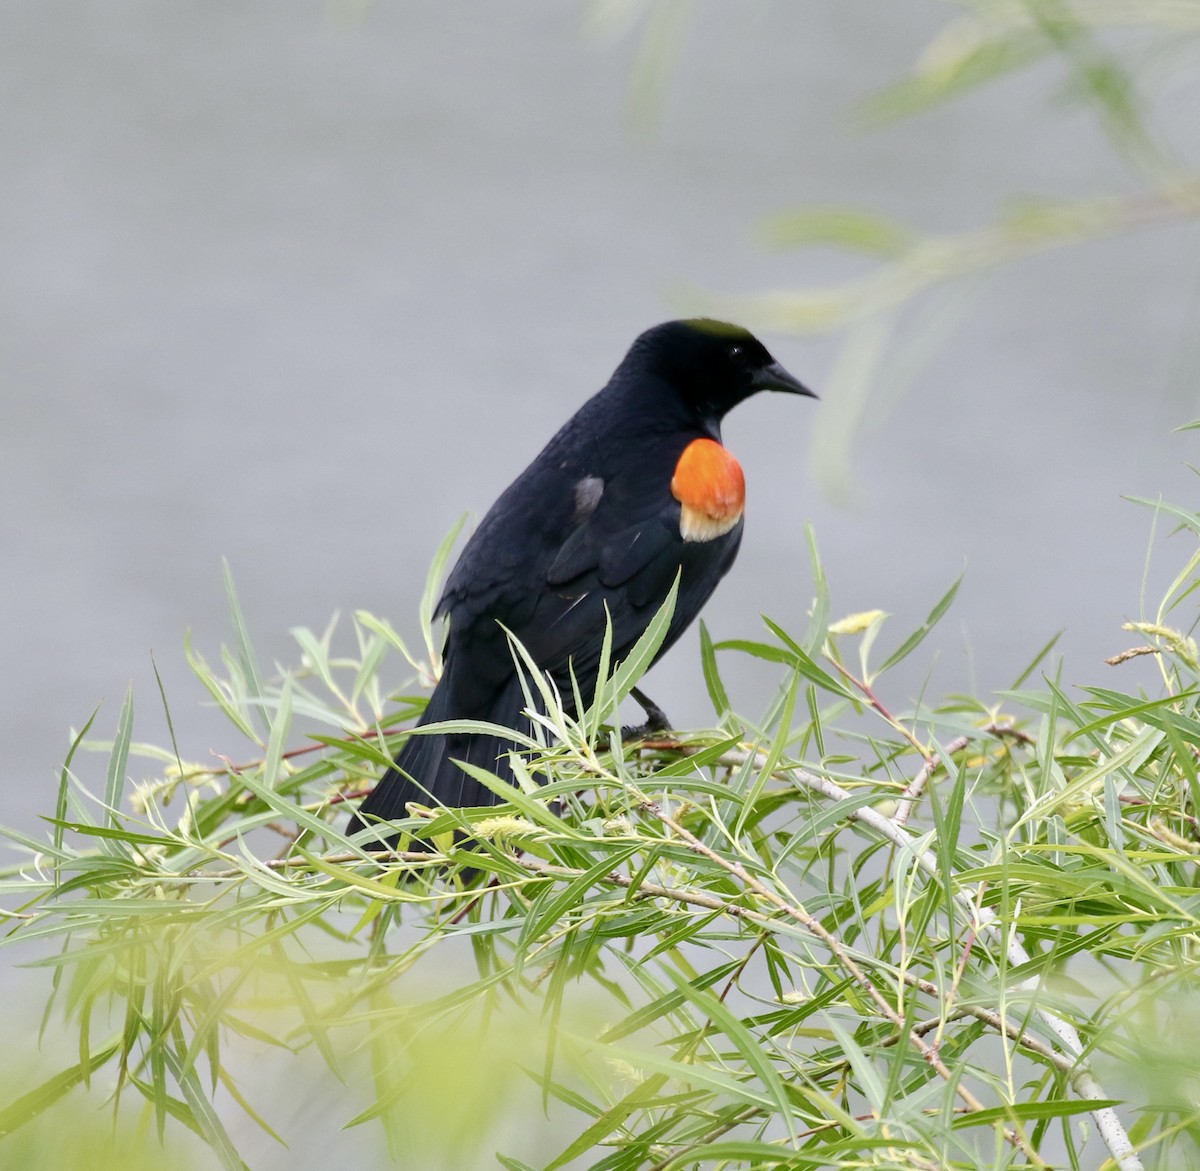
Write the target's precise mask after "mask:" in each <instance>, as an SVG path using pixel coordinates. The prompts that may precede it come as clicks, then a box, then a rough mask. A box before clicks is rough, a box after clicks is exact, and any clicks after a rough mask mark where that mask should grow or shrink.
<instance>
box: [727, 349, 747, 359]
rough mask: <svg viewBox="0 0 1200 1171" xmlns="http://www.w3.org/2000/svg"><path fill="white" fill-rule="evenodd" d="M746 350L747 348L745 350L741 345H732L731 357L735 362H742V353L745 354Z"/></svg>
mask: <svg viewBox="0 0 1200 1171" xmlns="http://www.w3.org/2000/svg"><path fill="white" fill-rule="evenodd" d="M745 352H746V351H745V350H743V349H742V347H741V346H730V347H729V356H730V357H731V358H732V359H733V360H734V361H735V362H740V361H741V360H742V355H743V354H744V353H745Z"/></svg>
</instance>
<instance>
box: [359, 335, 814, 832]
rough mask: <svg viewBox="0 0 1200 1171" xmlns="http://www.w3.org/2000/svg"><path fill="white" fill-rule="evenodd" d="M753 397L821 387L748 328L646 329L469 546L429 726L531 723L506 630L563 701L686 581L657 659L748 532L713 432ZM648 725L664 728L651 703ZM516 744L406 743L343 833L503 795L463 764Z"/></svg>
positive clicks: (442, 611) (464, 739) (451, 597)
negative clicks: (797, 373)
mask: <svg viewBox="0 0 1200 1171" xmlns="http://www.w3.org/2000/svg"><path fill="white" fill-rule="evenodd" d="M760 390H777V391H784V392H787V393H790V394H801V395H809V396H810V397H814V398H815V397H816V396H815V395H813V393H812V391H810V390H808V389H807V388H806V387H805V386H803V385H802V384H801V383H800V382H799V381H798V380H797V379H796V378H794V377H793V376H792V375H791V374H789V373H788V372H787V371H786V370H785V369H784V368H783V367H782V366H781V365H780V364H779V363H778V362H776V361H775V359H774V358H772V357H771V355H770V354H769V353H768V352H767V349H766V347H765V346H764V345H763V344H762V343H761V342H760V341H759V340H758V339H757V338H756V337H754V336H753V334H751V333H749V332H747V331H746V330H744V329H742V328H740V327H738V326H735V325H728V324H725V323H724V322H719V321H709V320H692V321H670V322H667V323H665V324H663V325H657V326H655V327H654V328H652V329H648V330H647V331H646V332H645V333H643V334H642V335H641V336H640V337H639V338H638V339H637V340H636V341H635V342H634V343H633V345H632V346H631V347H630V350H629V352H628V354H626V355H625V358H624V360H623V361H622V362H621V364H620V365H619V366H618V367H617V369H616V371H615V372H614V374H613V376H612V378H610V379H609V381H608V385H607V386H605V387H604V389H603V390H601V391H600V392H599V393H598V394H596V395H594V396H593V397H592V398H591V399H589V400H588V401H587V402H586V403H584V405H583V406H582V407H581V408H580V409H579V411H577V412H576V414H575V415H574V416H572V417H571V418H570V419H569V420H568V421H567V422H566V424H565V425H564V426H563V427H562V429H561V430H560V431H559V432H558V434H557V435H555V436H554V438H553V439H551V440H550V442H549V443H548V444H546V446H545V448H544V449H543V450H542V452H541V454H539V455H538V456H537V458H536V459H535V460H534V461H533V463H531V464H530V465H529V467H527V468H526V469H525V470H524V471H523V472H522V473H521V474H520V475H519V476H518V477H517V478H516V479H515V480H514V481H513V482H512V484H510V485H509V487H508V488H507V489H506V490H505V492H504V493H503V494H502V495H501V496H500V498H499V499H498V500H497V501H496V503H495V504H493V505H492V507H491V509H490V511H489V512H488V514H487V515H486V516H485V517H484V518H483V521H482V522H481V523H480V525H479V527H478V528H477V529H476V530H475V533H474V535H473V536H472V537H471V539H470V540H469V541H468V542H467V544H466V547H465V548H464V549H463V552H462V555H461V557H460V558H459V559H458V563H457V564H456V565H455V567H454V569H453V570H452V572H451V573H450V576H449V578H448V579H447V582H446V588H445V592H444V593H443V594H442V598H441V601H440V602H439V603H438V607H437V615H438V616H445V617H446V618H448V619H449V633H448V635H447V639H446V648H445V656H444V666H443V671H442V677H441V679H440V680H439V682H438V685H437V688H436V689H435V690H434V692H433V695H432V696H431V698H430V700H429V704H428V706H427V707H426V709H425V713H424V715H423V716H422V717H421V721H420V722H421V723H422V724H429V723H434V722H441V721H444V720H474V721H483V722H487V723H490V724H498V725H500V726H501V727H505V728H513V729H515V730H522V731H528V730H529V727H530V722H529V718H528V716H526V715H524V714H523V713H524V711H525V708H526V704H527V700H526V698H525V693H524V690H523V688H522V683H521V678H520V675H519V673H518V671H517V668H516V666H515V663H514V660H513V651H512V647H511V646H510V644H509V641H508V635H507V634H506V630H507V631H511V632H512V634H513V635H515V636H516V637H517V638H518V639H519V640H520V641H521V643H522V644H523V645H524V646H525V648H526V649H527V650H528V652H529V654H530V655H531V656H532V658H533V661H534V662H535V663H537V665H538V667H539V668H541V670H543V671H545V672H547V673H548V674H549V675H550V677H551V678H552V679H553V681H554V682H555V684H556V685H557V687H558V689H559V692H560V694H561V695H563V696H564V698H566V697H570V696H571V695H572V693H573V692H572V683H571V679H572V674H573V675H574V678H575V681H576V683H577V684H578V687H579V691H580V694H581V695H582V696H584V697H589V696H590V695H591V694H592V691H593V689H594V687H595V683H596V675H597V672H598V670H599V660H600V655H601V647H602V643H603V639H604V633H605V622H606V621H611V623H612V661H613V662H618V661H620V660H621V659H622V658H623V657H624V656H625V655H626V654H627V653H628V652H629V650H630V649H631V648H632V647H633V645H634V644H635V643H636V642H637V640H638V637H639V636H640V635H641V634H642V633H643V632H644V631H645V629H646V627H647V625H648V623H649V622H650V620H651V619H652V618H653V617H654V615H655V614H656V613H657V612H658V610H659V609H660V607H661V606H662V605H663V603H664V601H665V600H666V598H667V595H668V593H669V592H670V590H671V587H672V585H673V584H674V583H675V581H676V578H678V579H679V588H678V596H677V599H676V604H675V610H674V614H673V616H672V619H671V623H670V626H669V627H668V630H667V634H666V638H665V640H664V641H663V644H662V646H661V648H660V650H659V652H658V653H659V655H661V654H662V653H663V652H665V651H666V650H667V648H668V647H670V646H671V644H672V643H674V642H675V640H676V639H677V638H678V637H679V635H680V634H682V633H683V631H684V629H685V628H686V627H687V626H688V624H689V623H690V622H691V621H692V619H693V618H695V617H696V615H697V614H698V613H699V611H700V609H701V607H702V606H703V605H704V603H705V602H706V601H708V598H709V595H710V594H711V593H712V592H713V589H714V588H715V587H716V584H717V582H718V581H720V580H721V578H722V577H723V576H724V575H725V573H726V572H727V571H728V569H729V567H730V565H732V563H733V559H734V557H735V556H736V555H737V551H738V545H739V544H740V543H741V539H742V511H743V508H744V504H745V481H744V479H743V476H742V469H741V466H740V465H739V464H738V462H737V460H736V459H734V457H733V456H732V455H731V454H730V453H729V451H727V450H726V448H725V447H724V446H723V445H722V443H721V420H722V419H723V418H724V416H725V414H726V412H727V411H729V410H730V409H731V408H733V407H735V406H737V404H738V403H740V402H742V401H743V400H744V399H747V398H749V397H750V396H751V395H753V394H756V393H757V392H758V391H760ZM636 698H638V699H639V701H640V702H642V705H643V706H644V707H645V708H646V711H647V717H648V720H649V721H651V722H652V723H658V724H662V725H665V719H664V718H663V717H662V713H661V712H660V711H659V710H658V709H657V708H655V707H654V705H652V704H650V703H648V701H646V700H645V699H644V697H642V696H640V695H637V696H636ZM515 747H516V746H515V744H514V742H513V741H511V740H506V739H503V738H500V737H492V736H486V735H470V734H458V733H451V734H430V735H428V736H413V737H411V738H410V739H409V740H408V741H407V742H406V743H405V744H404V746H403V747H402V748H401V750H400V753H399V755H398V756H397V757H396V761H395V764H394V765H393V766H392V768H391V769H389V770H388V772H387V773H386V774H385V775H384V776H383V778H382V779H381V780H380V781H379V783H378V785H376V787H375V789H374V791H373V792H372V793H371V794H370V795H369V796H368V797H367V798H366V799H365V800H364V801H363V803H362V806H361V808H360V809H359V811H358V814H357V815H356V816H355V817H354V818H353V819H352V820H351V823H350V826H349V830H350V832H354V831H355V830H359V829H362V828H363V827H364V825H367V824H372V823H374V822H376V821H389V820H392V819H395V818H400V817H405V816H408V813H407V809H406V806H407V803H408V802H410V801H415V802H418V803H420V804H422V805H431V804H441V805H447V806H453V807H463V806H472V805H486V804H492V803H494V802H495V801H496V800H497V798H496V797H495V796H494V795H493V793H492V792H491V790H489V789H487V788H486V787H485V786H483V785H481V784H480V783H479V782H478V781H477V780H475V779H474V778H473V777H471V776H469V775H468V774H467V773H466V772H464V771H463V770H462V769H461V768H459V766H458V764H457V763H456V761H457V760H463V761H468V762H470V763H472V764H476V765H480V766H482V767H483V768H486V769H487V770H488V771H490V772H493V773H496V774H497V775H499V776H500V777H503V778H506V779H511V777H512V770H511V768H510V767H509V763H508V753H509V751H510V750H512V749H513V748H515Z"/></svg>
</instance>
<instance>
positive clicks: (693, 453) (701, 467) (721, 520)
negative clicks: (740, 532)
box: [671, 439, 746, 541]
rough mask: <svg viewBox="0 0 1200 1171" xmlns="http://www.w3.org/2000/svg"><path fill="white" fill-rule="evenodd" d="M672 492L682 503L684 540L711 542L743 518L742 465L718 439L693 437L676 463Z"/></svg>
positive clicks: (744, 502) (744, 489) (743, 488)
mask: <svg viewBox="0 0 1200 1171" xmlns="http://www.w3.org/2000/svg"><path fill="white" fill-rule="evenodd" d="M671 495H672V496H674V497H675V499H676V500H678V501H679V503H680V506H681V507H680V517H679V532H680V535H681V536H682V537H683V539H684V540H685V541H711V540H713V538H715V537H720V536H722V535H723V534H725V533H727V532H729V530H730V529H732V528H733V526H734V525H736V524H737V522H738V521H739V520H741V517H742V510H743V508H744V507H745V504H746V477H745V476H744V475H743V474H742V465H741V464H739V463H738V461H737V460H736V459H734V458H733V456H732V455H730V453H729V452H728V451H726V450H725V448H724V447H722V446H721V445H720V444H719V443H717V442H716V441H715V440H713V439H693V440H692V442H691V443H689V444H688V445H687V447H686V448H684V451H683V454H682V455H681V456H680V457H679V462H678V463H677V464H676V465H675V474H674V476H672V477H671Z"/></svg>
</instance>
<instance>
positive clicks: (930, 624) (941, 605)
mask: <svg viewBox="0 0 1200 1171" xmlns="http://www.w3.org/2000/svg"><path fill="white" fill-rule="evenodd" d="M960 585H962V575H961V574H959V576H958V577H957V578H956V579H955V581H954V584H953V585H952V586H951V587H950V588H949V589H948V590H947V591H946V592H945V593H944V594H943V595H942V597H941V598H940V599H939V601H938V603H937V605H936V606H934V608H933V609H932V610H930V611H929V617H928V618H926V619H925V621H924V622H923V623H921V625H920V626H919V627H918V628H917V629H916V630H914V631H913V632H912V634H910V635H909V636H908V638H906V639H905V640H904V642H903V643H902V644H901V645H900V647H899V648H898V649H897V650H896V651H894V652H893V653H892V654H891V655H889V656H888V658H887V659H885V660H884V662H883V665H882V666H881V667H880V668H879V670H878V671H877V672H876V674H879V675H882V674H883V673H884V672H885V671H887V670H889V669H890V668H892V667H894V666H895V665H896V664H897V663H898V662H900V661H901V660H902V659H906V658H907V657H908V656H909V655H910V654H912V652H913V651H915V650H916V649H917V647H919V646H920V645H921V643H922V642H924V641H925V636H926V635H927V634H928V633H929V632H930V631H931V630H932V629H933V628H934V627H935V626H936V625H937V624H938V623H939V622H940V621H941V619H942V615H944V614H945V613H946V611H947V610H949V609H950V606H951V603H953V601H954V597H955V595H956V594H957V593H958V587H959V586H960Z"/></svg>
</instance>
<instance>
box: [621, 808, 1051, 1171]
mask: <svg viewBox="0 0 1200 1171" xmlns="http://www.w3.org/2000/svg"><path fill="white" fill-rule="evenodd" d="M640 806H641V808H642V809H644V810H645V811H646V812H647V813H649V814H650V815H651V816H652V817H656V818H657V819H658V820H659V821H661V822H662V823H663V825H665V826H667V827H668V828H669V829H670V830H671V831H672V832H673V833H674V834H675V835H676V836H677V837H679V838H680V839H682V840H683V842H684V843H686V845H687V847H688V848H689V849H690V850H692V851H693V852H694V853H696V854H700V855H701V856H702V857H704V858H707V859H708V860H709V861H710V862H715V863H716V864H717V865H718V866H720V867H721V868H722V869H723V870H726V871H728V872H729V873H730V874H732V875H733V876H734V877H735V878H736V879H737V880H738V881H739V882H740V883H742V885H743V886H745V887H747V888H748V889H749V890H752V891H753V892H754V893H755V894H757V895H758V896H759V897H760V898H762V899H765V900H766V901H767V902H769V903H771V904H772V905H773V906H775V907H777V908H778V909H779V910H781V911H783V912H784V914H786V915H788V916H789V917H791V918H792V919H794V920H795V921H796V922H797V923H800V924H801V925H802V926H803V927H805V928H806V929H807V930H808V931H810V932H812V934H813V935H815V936H817V938H818V939H820V940H821V941H822V942H823V943H824V944H825V946H826V947H827V948H829V950H830V952H831V953H832V954H833V956H834V957H835V958H836V959H837V961H838V963H839V964H841V966H842V967H843V968H844V969H845V970H846V971H847V972H848V973H849V975H850V977H851V979H853V980H854V982H855V983H856V984H857V985H858V986H859V987H860V988H862V990H863V991H864V992H866V993H867V995H868V996H869V997H870V998H871V999H872V1000H873V1001H874V1002H875V1004H876V1005H877V1006H878V1008H879V1010H880V1012H882V1013H883V1015H884V1016H885V1017H887V1019H888V1020H889V1021H891V1022H892V1024H893V1025H895V1026H896V1028H898V1029H904V1027H905V1026H904V1017H903V1016H901V1014H900V1013H899V1012H897V1011H896V1009H895V1008H894V1007H893V1006H892V1004H891V1003H890V1002H889V1001H888V999H887V997H885V996H884V995H883V993H882V992H880V991H879V989H878V988H877V987H876V985H875V982H874V981H873V980H872V979H871V978H870V977H869V976H868V975H867V974H866V972H864V971H863V970H862V968H860V967H859V966H858V964H857V963H856V962H855V960H854V959H853V958H852V957H851V956H850V953H849V952H848V951H846V949H845V948H844V947H843V946H842V941H841V940H840V939H838V938H837V936H836V935H834V934H833V933H832V932H830V931H829V930H828V929H827V928H826V927H825V925H824V924H823V923H822V922H821V921H820V920H819V919H816V918H814V917H813V916H812V915H810V914H809V913H808V912H807V911H806V910H805V909H804V907H803V906H802V905H801V904H800V903H799V902H798V901H789V900H787V899H785V898H783V897H782V896H781V895H779V894H777V893H776V892H775V891H773V890H771V889H770V888H769V887H767V886H766V885H764V884H763V883H762V882H760V881H759V880H758V879H757V878H755V877H754V876H753V875H752V874H751V873H750V872H749V871H748V870H747V869H746V868H745V867H744V866H743V865H742V864H741V863H740V862H732V861H730V860H729V859H728V858H725V857H723V856H722V855H721V854H718V853H717V852H716V850H713V849H712V848H711V847H709V846H707V845H705V844H704V842H702V841H701V840H700V839H699V838H698V837H696V835H695V834H693V833H692V832H691V831H690V830H688V829H685V828H684V827H683V826H682V825H680V824H679V822H677V821H676V820H675V819H674V818H672V817H671V816H670V815H669V814H668V813H666V812H664V810H663V809H662V808H661V807H660V806H659V805H657V804H656V803H655V802H653V801H649V800H647V801H642V802H640ZM908 1039H909V1041H910V1042H911V1044H912V1045H913V1047H914V1048H915V1049H916V1050H917V1052H919V1053H920V1054H921V1056H922V1057H923V1058H924V1059H925V1061H926V1062H928V1063H929V1065H931V1066H932V1067H933V1069H934V1070H935V1071H936V1072H937V1073H938V1075H939V1076H940V1077H942V1078H943V1079H945V1081H946V1082H947V1083H948V1084H949V1085H951V1086H952V1087H953V1088H954V1092H955V1093H956V1094H957V1095H958V1096H959V1097H960V1098H961V1099H962V1100H963V1102H964V1103H965V1105H966V1106H967V1109H969V1110H972V1111H976V1110H983V1109H984V1105H983V1103H982V1102H981V1101H980V1100H979V1099H978V1098H976V1097H975V1095H974V1094H973V1093H971V1091H970V1090H969V1089H967V1087H966V1086H965V1085H963V1083H962V1081H961V1080H959V1079H956V1078H955V1076H954V1074H953V1073H951V1072H950V1070H949V1069H948V1068H947V1067H946V1065H945V1063H944V1062H943V1061H942V1059H941V1058H940V1057H939V1056H938V1055H937V1052H936V1051H935V1050H934V1049H933V1047H932V1046H930V1045H928V1044H926V1042H925V1040H924V1039H923V1038H922V1037H919V1036H918V1035H917V1034H916V1033H914V1032H913V1031H912V1029H911V1028H909V1029H908ZM1002 1131H1003V1134H1004V1137H1005V1138H1006V1139H1007V1140H1008V1142H1010V1143H1011V1144H1012V1145H1013V1146H1015V1147H1016V1148H1017V1149H1018V1150H1021V1151H1023V1152H1024V1153H1025V1155H1026V1157H1027V1158H1029V1159H1031V1160H1032V1161H1033V1162H1034V1164H1035V1165H1036V1166H1039V1167H1045V1166H1047V1164H1046V1163H1045V1162H1044V1161H1043V1160H1042V1159H1041V1157H1040V1156H1039V1155H1038V1153H1037V1152H1036V1151H1035V1150H1034V1149H1033V1148H1032V1147H1031V1146H1030V1145H1029V1144H1028V1142H1027V1141H1026V1139H1025V1137H1024V1136H1023V1135H1021V1134H1018V1133H1017V1132H1016V1131H1014V1130H1010V1129H1008V1128H1007V1127H1003V1128H1002Z"/></svg>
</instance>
